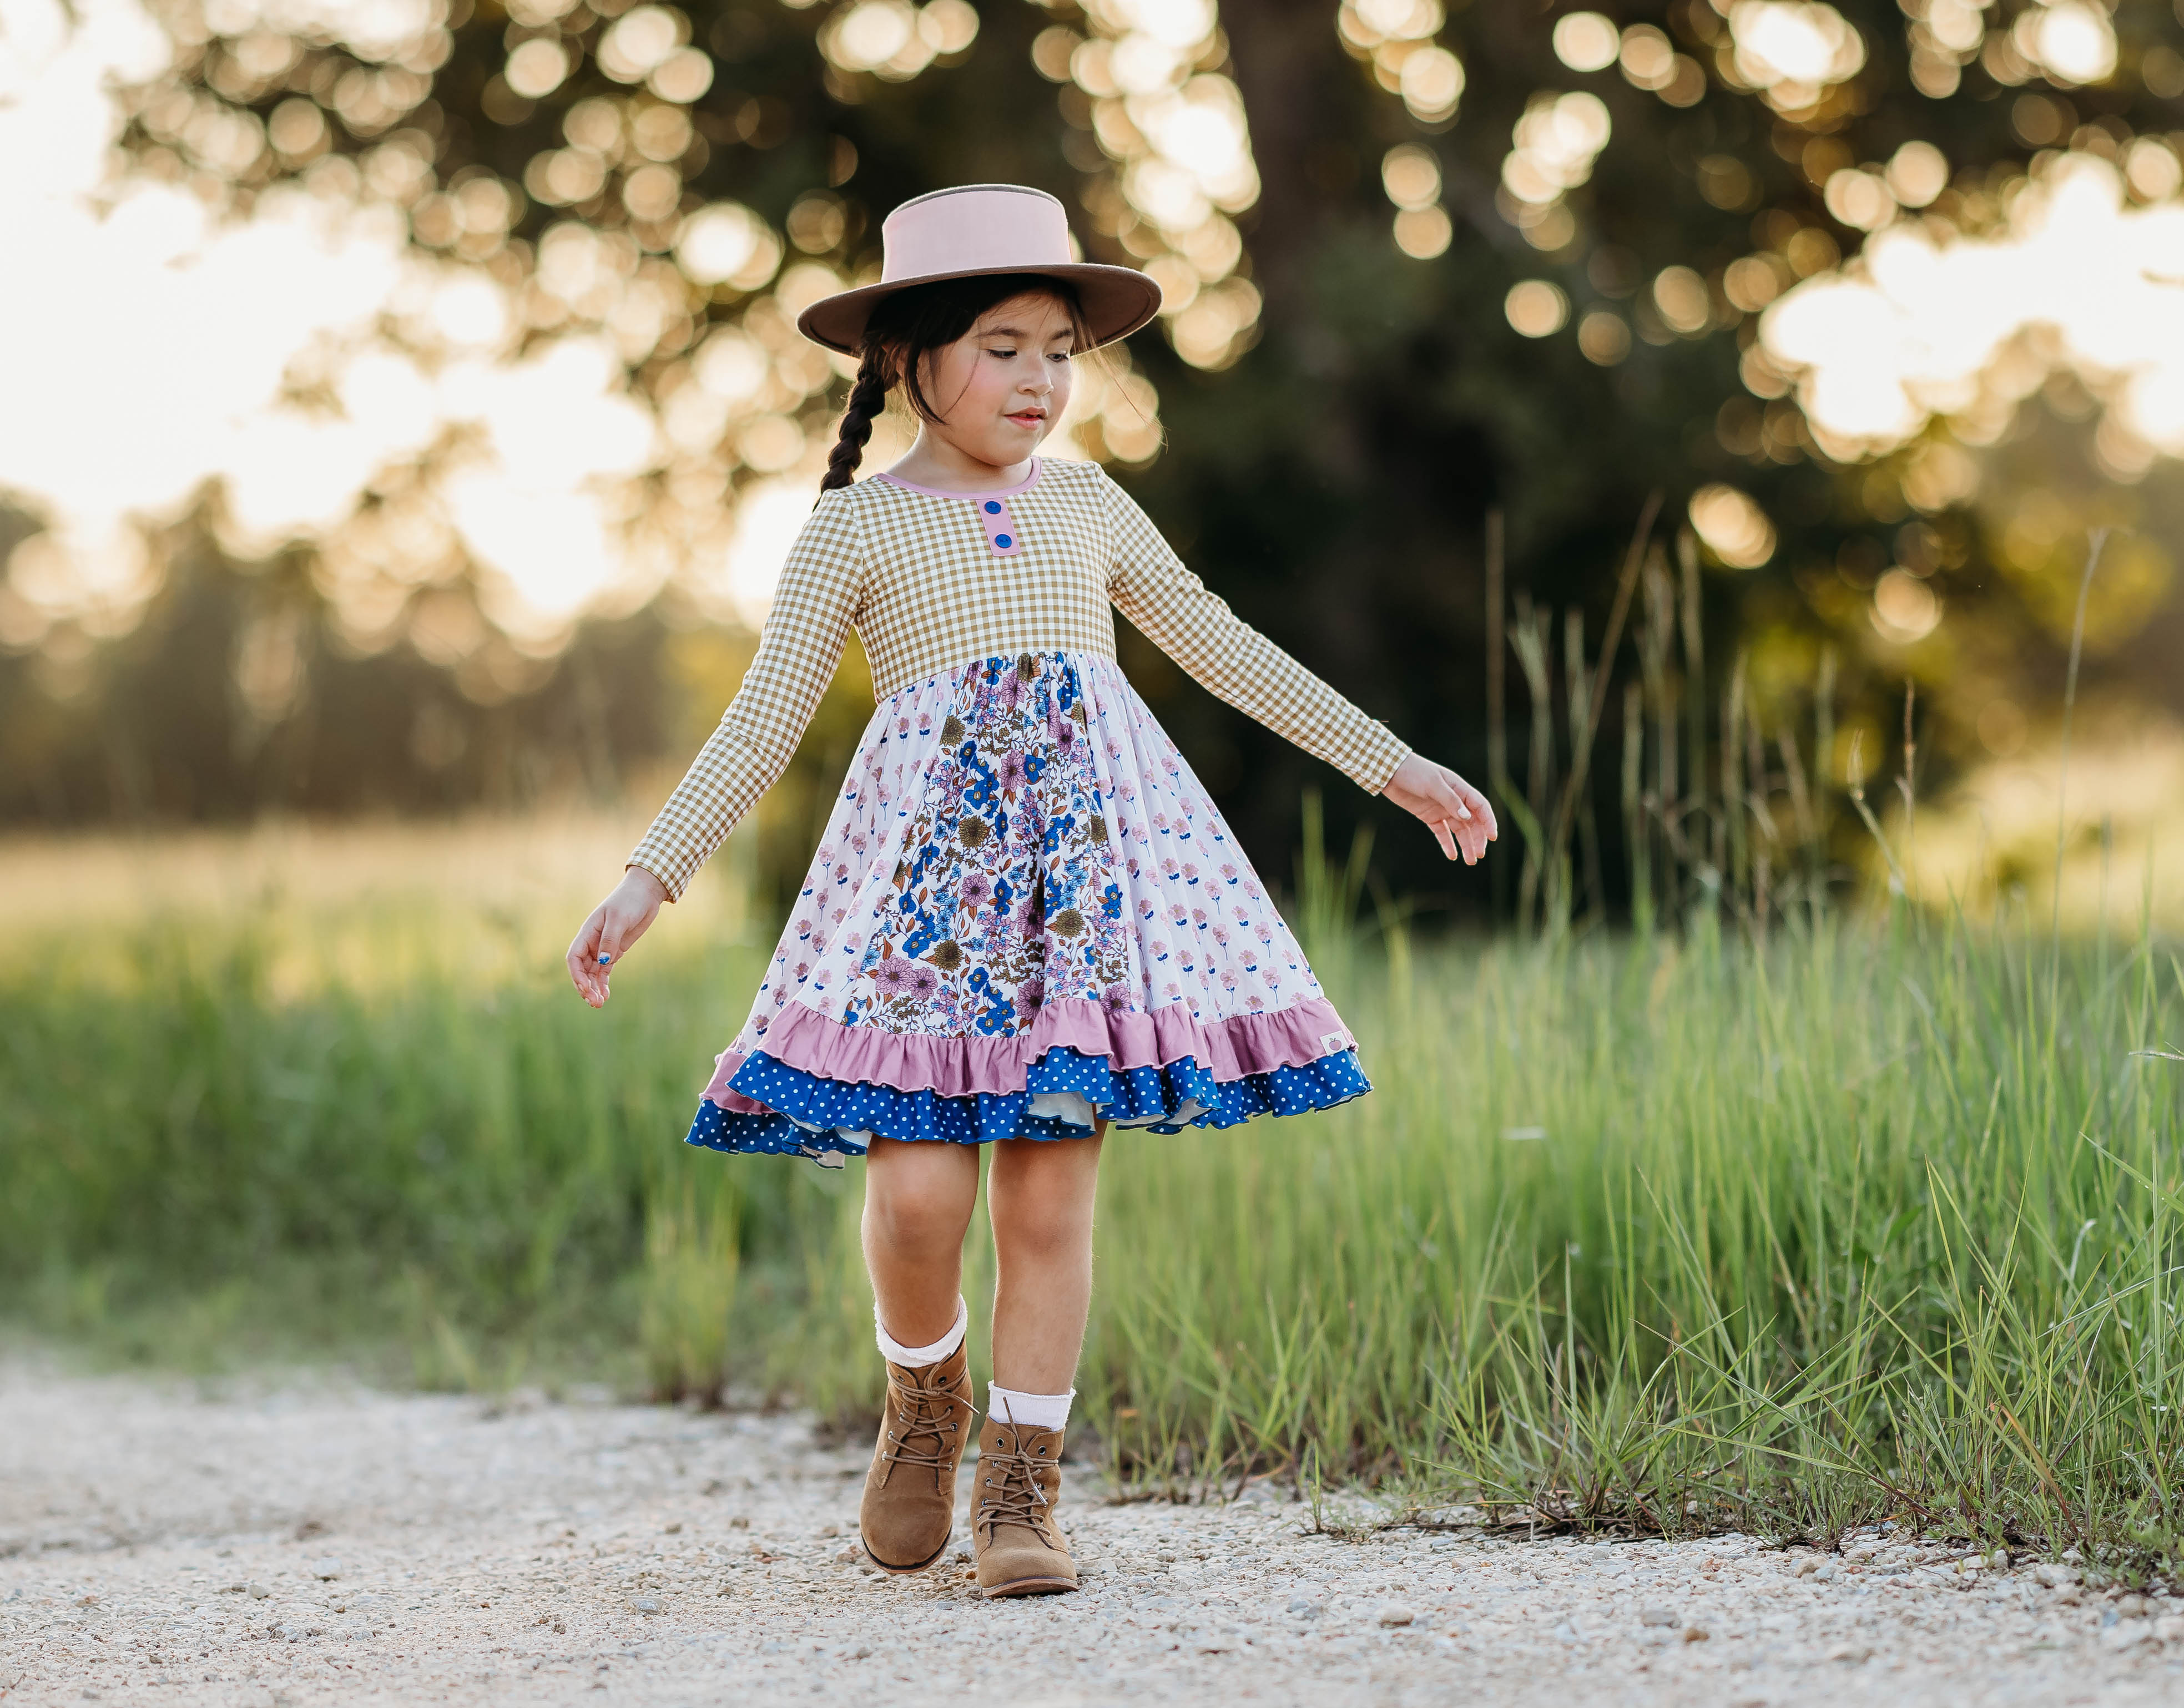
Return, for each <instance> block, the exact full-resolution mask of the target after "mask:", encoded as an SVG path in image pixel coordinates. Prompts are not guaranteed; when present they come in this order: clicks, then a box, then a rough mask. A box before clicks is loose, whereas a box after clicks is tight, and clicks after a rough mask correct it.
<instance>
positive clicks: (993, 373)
mask: <svg viewBox="0 0 2184 1708" xmlns="http://www.w3.org/2000/svg"><path fill="white" fill-rule="evenodd" d="M1075 342H1076V331H1075V329H1074V328H1073V327H1072V326H1071V325H1070V324H1069V314H1068V311H1067V309H1064V308H1063V307H1062V305H1061V303H1059V302H1057V301H1056V300H1055V299H1054V298H1052V297H1049V296H1046V295H1045V294H1043V293H1040V292H1027V293H1026V294H1025V295H1023V296H1021V297H1011V298H1009V299H1008V300H1007V301H1006V302H1005V303H995V305H994V306H993V307H992V308H990V309H987V310H986V312H985V313H984V314H981V315H980V316H979V317H978V321H977V323H976V324H975V325H972V328H971V330H970V331H968V332H967V333H965V334H964V335H963V337H960V338H958V339H957V340H956V342H954V343H952V344H949V345H945V346H944V347H943V348H940V349H938V350H935V351H933V353H931V354H930V355H928V357H926V359H925V360H926V364H927V366H926V372H925V375H924V376H923V377H924V381H925V395H926V396H927V398H929V399H930V400H931V401H932V403H933V408H934V409H937V410H939V412H940V414H941V416H942V419H941V420H939V421H928V422H926V423H925V424H924V426H925V429H926V431H929V432H931V433H933V434H935V435H936V436H938V437H940V438H943V439H945V440H946V441H947V442H949V443H950V445H952V446H954V447H955V448H956V449H957V450H959V451H961V453H963V454H964V455H966V456H967V457H972V458H975V459H977V460H978V461H979V462H982V463H987V464H990V465H993V466H994V467H995V468H1006V467H1008V466H1009V465H1011V464H1013V463H1021V462H1022V461H1023V460H1024V459H1026V458H1027V457H1028V456H1030V455H1031V453H1033V452H1034V450H1036V449H1037V448H1038V447H1039V441H1040V440H1042V439H1044V438H1045V437H1046V436H1047V434H1048V433H1050V432H1051V431H1053V429H1054V424H1055V423H1056V421H1058V420H1061V412H1062V411H1063V410H1064V409H1067V408H1068V407H1069V383H1070V377H1071V370H1070V363H1069V353H1070V349H1071V348H1072V346H1073V344H1074V343H1075Z"/></svg>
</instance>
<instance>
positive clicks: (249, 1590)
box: [242, 1581, 273, 1601]
mask: <svg viewBox="0 0 2184 1708" xmlns="http://www.w3.org/2000/svg"><path fill="white" fill-rule="evenodd" d="M242 1593H243V1594H246V1595H248V1597H249V1598H250V1599H251V1600H253V1601H263V1600H265V1598H266V1597H267V1596H269V1595H270V1594H272V1593H273V1592H272V1591H271V1590H270V1589H268V1588H266V1587H265V1585H264V1584H263V1583H257V1582H255V1581H253V1582H252V1583H246V1584H244V1585H243V1586H242Z"/></svg>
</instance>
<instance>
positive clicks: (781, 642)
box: [628, 490, 864, 899]
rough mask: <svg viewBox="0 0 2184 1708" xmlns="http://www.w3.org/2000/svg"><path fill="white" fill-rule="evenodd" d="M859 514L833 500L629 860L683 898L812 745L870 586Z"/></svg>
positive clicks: (814, 520)
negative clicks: (725, 698)
mask: <svg viewBox="0 0 2184 1708" xmlns="http://www.w3.org/2000/svg"><path fill="white" fill-rule="evenodd" d="M863 582H864V554H863V552H862V551H861V542H860V541H859V539H858V537H857V528H856V524H855V520H854V512H853V511H852V509H851V508H850V503H848V501H847V500H846V498H845V496H844V492H841V491H839V490H837V491H833V492H827V493H825V494H823V495H822V497H821V498H820V500H819V503H818V507H817V508H816V509H814V510H813V511H812V513H811V516H810V517H809V518H808V519H807V520H805V524H804V527H803V530H802V531H801V532H799V534H798V535H797V537H796V543H795V544H794V546H793V547H791V548H790V549H789V554H788V561H787V562H786V563H785V564H784V565H783V567H782V571H781V581H780V585H779V587H778V588H777V590H776V592H775V594H774V600H773V609H772V610H771V611H770V612H768V613H767V615H766V625H765V627H764V628H763V629H762V630H761V631H760V635H759V643H758V653H757V654H756V656H755V657H754V658H753V659H751V662H750V667H749V669H748V670H745V671H744V679H743V682H742V685H741V686H740V687H738V688H737V690H736V696H735V698H734V699H733V700H732V701H730V702H729V704H728V709H727V711H726V712H725V713H723V714H722V715H721V722H720V726H719V727H718V728H716V730H715V731H714V732H713V733H712V735H711V736H710V737H709V738H708V739H707V741H706V743H705V746H704V748H701V749H700V750H699V754H698V757H697V758H696V759H694V760H693V761H692V762H691V765H690V769H689V770H688V771H687V772H685V773H684V774H683V777H682V782H680V783H678V784H677V785H676V787H675V793H673V794H671V795H670V796H669V797H668V798H667V804H666V805H665V806H664V807H662V808H661V809H660V815H659V816H658V817H657V818H655V819H654V820H653V821H652V828H651V829H649V831H647V832H645V833H644V839H643V841H642V842H640V843H638V845H637V848H636V849H635V851H634V852H633V853H632V854H631V855H630V857H629V862H628V863H629V864H630V865H638V866H643V868H644V869H645V871H649V872H650V873H651V874H652V875H653V876H655V877H656V878H658V879H659V880H660V882H661V883H662V884H663V885H665V886H666V890H667V893H668V895H669V897H670V898H671V899H675V898H679V897H680V896H681V895H682V892H683V890H684V889H685V888H686V887H688V884H689V882H690V880H691V878H692V877H693V876H695V875H696V873H697V871H698V868H699V866H701V865H704V864H705V861H706V860H707V859H708V858H709V857H710V855H711V854H712V852H713V850H714V849H716V848H718V847H720V845H721V843H722V842H724V841H725V840H727V834H728V832H730V831H731V830H733V829H734V828H735V826H736V822H737V821H738V820H739V819H740V818H742V816H743V815H744V813H745V812H747V811H748V810H749V808H750V805H751V804H752V803H753V802H754V801H755V800H756V799H757V798H759V797H760V795H762V794H764V793H766V790H767V789H769V788H771V787H772V786H773V783H774V782H775V780H776V779H777V777H779V776H780V775H781V774H782V772H783V771H784V770H785V769H786V768H787V767H788V761H789V759H790V757H791V755H793V754H794V753H795V751H796V744H797V743H798V742H799V741H800V740H802V739H803V737H804V731H805V726H807V725H809V724H810V723H811V714H812V712H813V711H814V710H815V709H816V708H817V706H818V704H819V699H820V696H821V695H822V694H824V693H826V691H827V683H828V682H831V681H832V680H833V676H834V670H835V667H836V666H837V665H839V664H840V663H841V661H842V651H843V648H844V647H845V646H846V645H847V644H848V642H849V637H850V622H851V620H852V619H853V618H854V617H855V615H856V610H857V605H858V601H859V599H860V598H861V593H862V588H863Z"/></svg>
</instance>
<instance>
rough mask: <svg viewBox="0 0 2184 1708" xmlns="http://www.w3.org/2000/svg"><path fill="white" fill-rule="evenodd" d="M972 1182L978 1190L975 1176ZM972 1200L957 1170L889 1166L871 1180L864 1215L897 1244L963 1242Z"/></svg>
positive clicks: (889, 1241)
mask: <svg viewBox="0 0 2184 1708" xmlns="http://www.w3.org/2000/svg"><path fill="white" fill-rule="evenodd" d="M972 1186H973V1191H974V1192H975V1189H976V1177H973V1181H972ZM972 1203H973V1197H972V1193H966V1192H965V1191H964V1189H963V1182H961V1181H960V1180H958V1179H957V1178H956V1175H955V1171H953V1170H941V1169H931V1168H910V1169H899V1170H890V1171H889V1172H888V1174H887V1175H885V1176H884V1177H883V1176H880V1175H877V1174H875V1175H872V1176H869V1177H867V1179H866V1188H865V1215H866V1218H867V1219H868V1220H870V1221H872V1223H873V1224H874V1231H875V1232H877V1233H878V1234H879V1235H880V1236H881V1237H882V1238H884V1239H886V1240H887V1241H888V1243H889V1244H892V1245H908V1246H922V1245H941V1246H955V1245H960V1244H961V1243H962V1240H963V1235H964V1233H965V1232H966V1231H967V1230H968V1228H969V1227H970V1225H971V1210H972Z"/></svg>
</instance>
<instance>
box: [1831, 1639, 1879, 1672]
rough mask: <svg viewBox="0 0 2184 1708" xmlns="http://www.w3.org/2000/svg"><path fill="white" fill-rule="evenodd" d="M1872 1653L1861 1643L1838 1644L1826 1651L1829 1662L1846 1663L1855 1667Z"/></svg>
mask: <svg viewBox="0 0 2184 1708" xmlns="http://www.w3.org/2000/svg"><path fill="white" fill-rule="evenodd" d="M1872 1653H1873V1650H1871V1648H1869V1646H1868V1645H1866V1644H1863V1643H1838V1644H1836V1646H1835V1647H1834V1648H1832V1649H1830V1650H1828V1657H1827V1658H1828V1659H1829V1660H1830V1661H1849V1662H1850V1663H1851V1664H1852V1665H1853V1666H1856V1665H1857V1664H1858V1662H1859V1661H1863V1660H1864V1659H1865V1658H1866V1657H1867V1656H1868V1655H1871V1654H1872Z"/></svg>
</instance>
